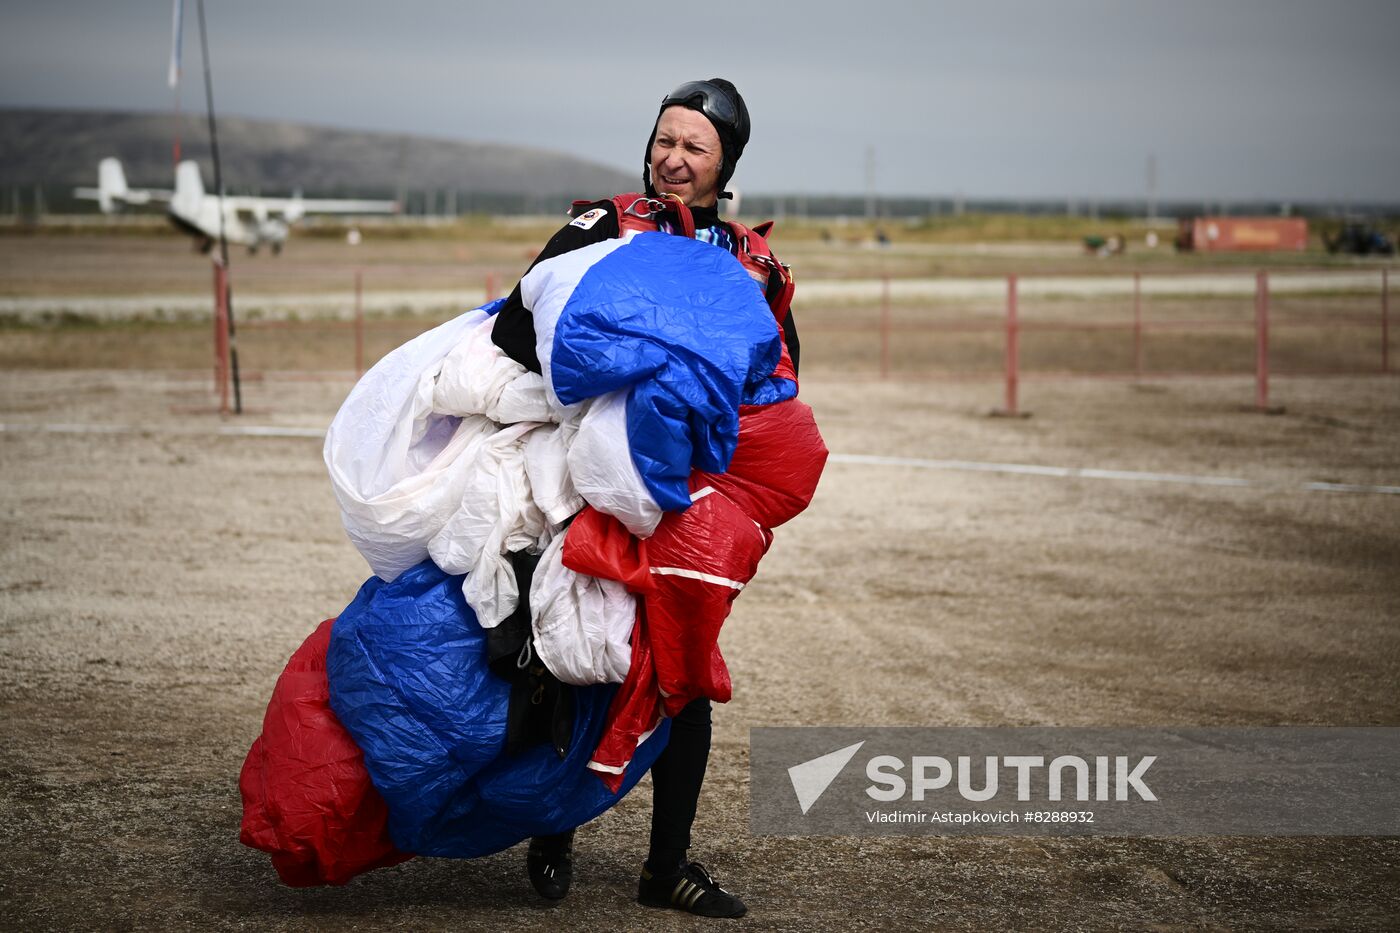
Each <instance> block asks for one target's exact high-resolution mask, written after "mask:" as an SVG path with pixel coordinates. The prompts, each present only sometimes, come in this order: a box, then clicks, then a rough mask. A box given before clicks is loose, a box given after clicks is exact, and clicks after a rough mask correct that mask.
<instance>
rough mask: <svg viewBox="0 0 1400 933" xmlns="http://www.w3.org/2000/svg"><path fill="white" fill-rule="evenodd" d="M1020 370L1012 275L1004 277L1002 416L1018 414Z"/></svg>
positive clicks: (1018, 335) (1018, 328) (1014, 288)
mask: <svg viewBox="0 0 1400 933" xmlns="http://www.w3.org/2000/svg"><path fill="white" fill-rule="evenodd" d="M1020 369H1021V347H1020V325H1019V324H1018V323H1017V320H1016V276H1015V275H1014V274H1013V275H1008V276H1007V277H1006V407H1005V409H1004V410H1003V412H1002V414H1006V415H1013V416H1014V415H1018V414H1020V412H1019V411H1018V410H1017V407H1016V389H1017V381H1018V379H1019V377H1020Z"/></svg>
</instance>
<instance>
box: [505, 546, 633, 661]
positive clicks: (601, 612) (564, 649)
mask: <svg viewBox="0 0 1400 933" xmlns="http://www.w3.org/2000/svg"><path fill="white" fill-rule="evenodd" d="M530 613H531V616H532V618H531V631H532V632H533V634H534V642H535V653H536V654H538V655H539V657H540V660H541V661H543V662H544V664H545V667H547V668H549V671H550V673H552V674H553V675H554V676H555V677H558V678H559V679H560V680H562V681H563V682H564V683H566V684H577V685H583V684H596V683H622V681H623V680H624V679H626V677H627V669H628V668H629V667H630V666H631V665H632V626H633V624H634V623H635V621H636V618H637V604H636V599H635V598H634V597H633V596H632V594H630V593H628V592H627V588H626V587H624V586H623V585H622V584H621V583H618V582H617V581H616V580H602V579H599V578H597V577H590V576H585V575H583V574H579V573H575V572H574V571H572V570H570V569H569V568H568V567H565V566H564V536H563V535H560V536H559V537H557V538H555V539H554V541H553V542H551V543H550V545H549V547H548V548H546V549H545V552H544V554H543V556H541V557H540V562H539V566H537V567H536V568H535V577H534V580H533V582H532V583H531V585H530Z"/></svg>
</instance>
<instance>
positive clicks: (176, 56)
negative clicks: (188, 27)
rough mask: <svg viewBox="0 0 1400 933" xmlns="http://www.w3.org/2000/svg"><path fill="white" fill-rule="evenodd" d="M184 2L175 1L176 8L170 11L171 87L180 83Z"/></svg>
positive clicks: (169, 79)
mask: <svg viewBox="0 0 1400 933" xmlns="http://www.w3.org/2000/svg"><path fill="white" fill-rule="evenodd" d="M184 10H185V3H184V0H175V2H174V7H173V9H172V10H171V11H170V71H169V73H168V74H167V75H166V80H167V81H169V82H170V86H171V87H175V85H177V84H179V83H180V46H181V38H182V37H183V35H184V32H185V30H184V29H183V28H182V27H183V25H184Z"/></svg>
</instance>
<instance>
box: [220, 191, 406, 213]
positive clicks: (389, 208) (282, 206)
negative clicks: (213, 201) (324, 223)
mask: <svg viewBox="0 0 1400 933" xmlns="http://www.w3.org/2000/svg"><path fill="white" fill-rule="evenodd" d="M224 203H225V204H228V205H231V206H232V207H233V208H234V209H235V210H240V211H253V212H258V211H266V212H267V213H269V214H287V213H288V212H291V213H294V214H298V215H300V214H397V213H398V212H399V204H398V202H397V201H355V200H345V199H334V198H255V197H248V196H244V195H239V196H233V197H226V198H224Z"/></svg>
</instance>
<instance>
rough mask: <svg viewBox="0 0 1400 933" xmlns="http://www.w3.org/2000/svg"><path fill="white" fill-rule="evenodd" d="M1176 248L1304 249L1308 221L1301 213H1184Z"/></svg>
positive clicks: (1207, 250) (1205, 250)
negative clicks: (1190, 215) (1196, 214)
mask: <svg viewBox="0 0 1400 933" xmlns="http://www.w3.org/2000/svg"><path fill="white" fill-rule="evenodd" d="M1176 248H1177V250H1178V251H1181V252H1186V251H1190V250H1195V251H1196V252H1200V253H1223V252H1277V251H1289V252H1299V253H1301V252H1303V251H1304V250H1306V249H1307V248H1308V222H1307V221H1306V220H1304V219H1303V218H1301V217H1183V218H1182V219H1181V221H1180V223H1179V225H1178V228H1177V234H1176Z"/></svg>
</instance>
